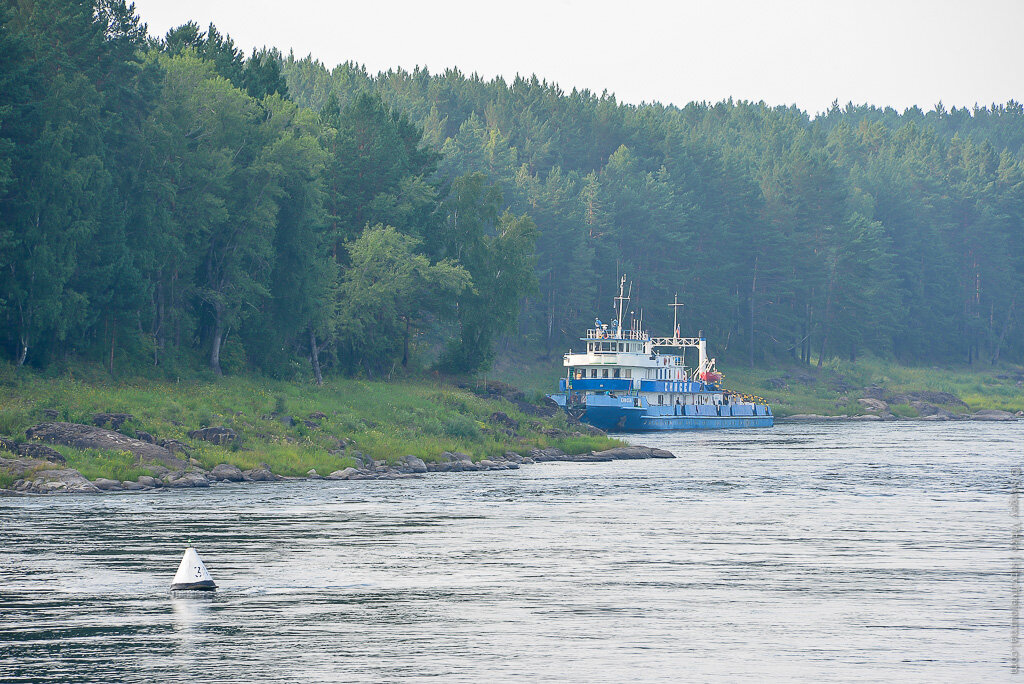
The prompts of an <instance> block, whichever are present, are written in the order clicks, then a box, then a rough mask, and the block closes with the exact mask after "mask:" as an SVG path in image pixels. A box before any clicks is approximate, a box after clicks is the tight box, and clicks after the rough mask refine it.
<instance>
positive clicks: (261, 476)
mask: <svg viewBox="0 0 1024 684" xmlns="http://www.w3.org/2000/svg"><path fill="white" fill-rule="evenodd" d="M243 475H245V479H246V480H248V481H249V482H277V481H278V480H283V479H284V478H283V477H281V476H280V475H275V474H274V473H272V472H270V468H266V467H263V468H253V469H252V470H246V471H245V472H244V473H243Z"/></svg>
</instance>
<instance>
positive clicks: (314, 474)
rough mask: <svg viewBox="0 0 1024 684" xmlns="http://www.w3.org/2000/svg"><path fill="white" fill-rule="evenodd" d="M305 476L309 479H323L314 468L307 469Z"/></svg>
mask: <svg viewBox="0 0 1024 684" xmlns="http://www.w3.org/2000/svg"><path fill="white" fill-rule="evenodd" d="M306 477H308V478H309V479H310V480H322V479H324V478H322V477H320V473H318V472H316V468H310V469H309V470H307V471H306Z"/></svg>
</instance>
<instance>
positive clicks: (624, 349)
mask: <svg viewBox="0 0 1024 684" xmlns="http://www.w3.org/2000/svg"><path fill="white" fill-rule="evenodd" d="M619 351H626V345H624V344H623V343H622V342H619Z"/></svg>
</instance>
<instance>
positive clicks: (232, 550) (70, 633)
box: [0, 422, 1024, 682]
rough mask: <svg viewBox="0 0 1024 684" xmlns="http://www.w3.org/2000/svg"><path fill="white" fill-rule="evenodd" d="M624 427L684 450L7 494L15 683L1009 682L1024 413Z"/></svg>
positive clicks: (2, 517) (5, 629)
mask: <svg viewBox="0 0 1024 684" xmlns="http://www.w3.org/2000/svg"><path fill="white" fill-rule="evenodd" d="M628 439H630V440H631V441H634V442H637V443H643V444H648V445H651V446H659V447H662V448H666V449H670V450H672V451H673V452H674V453H675V454H676V456H677V457H678V458H676V459H674V460H664V461H662V460H651V461H623V462H615V463H582V464H580V463H547V464H537V465H528V466H524V467H523V468H522V469H520V470H518V471H507V472H491V473H466V474H432V475H429V476H425V477H423V478H422V479H416V480H401V481H392V482H374V481H369V482H367V481H359V482H310V483H283V484H281V483H279V484H273V483H266V484H264V483H258V484H249V485H218V486H215V487H213V488H211V489H209V490H205V491H203V490H192V491H175V492H151V493H124V494H114V495H103V496H85V495H83V496H50V497H40V498H0V539H2V551H3V553H2V555H0V681H4V682H22V681H61V682H71V681H137V682H143V681H145V682H148V681H185V680H189V679H191V680H196V681H199V680H207V681H211V680H214V681H227V680H233V681H257V680H259V681H418V680H433V681H445V682H447V681H469V680H472V681H496V680H512V679H517V680H528V681H578V682H599V681H600V682H620V681H626V680H632V681H636V680H643V681H680V680H700V681H707V680H718V681H735V680H749V681H763V680H766V679H784V680H787V681H789V680H803V681H815V682H818V681H849V680H853V679H856V680H864V679H867V680H888V681H891V680H896V679H900V680H906V681H949V682H953V681H958V682H962V681H992V680H1004V679H1011V678H1014V675H1015V674H1016V673H1017V668H1018V662H1019V658H1020V652H1019V642H1018V635H1019V629H1020V623H1019V618H1018V616H1019V608H1020V596H1021V593H1020V587H1021V577H1020V569H1021V556H1022V553H1024V550H1022V549H1021V548H1020V544H1019V542H1018V540H1017V536H1019V533H1020V519H1019V515H1018V516H1015V513H1014V511H1015V510H1019V506H1018V505H1017V503H1016V497H1017V492H1019V491H1021V490H1022V486H1021V482H1020V480H1021V476H1020V471H1019V467H1020V465H1021V463H1022V460H1024V422H1018V423H1011V424H993V423H881V424H879V423H815V424H784V425H779V426H777V427H775V428H773V429H768V430H749V431H715V432H701V433H676V434H660V435H643V436H629V437H628ZM189 538H191V540H192V541H193V542H194V543H195V545H196V546H197V548H198V549H199V551H200V553H201V555H202V556H203V558H204V560H205V561H206V564H207V567H208V568H209V570H210V572H211V574H212V575H213V578H214V579H215V580H216V581H217V583H218V585H219V587H220V588H219V591H218V592H217V596H216V598H215V599H214V600H212V601H210V600H196V599H171V598H169V597H168V595H167V587H168V586H169V584H170V581H171V577H172V576H173V574H174V571H175V570H176V568H177V565H178V562H179V560H180V558H181V554H182V552H183V550H184V547H185V545H186V542H187V540H188V539H189Z"/></svg>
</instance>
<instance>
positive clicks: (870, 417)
mask: <svg viewBox="0 0 1024 684" xmlns="http://www.w3.org/2000/svg"><path fill="white" fill-rule="evenodd" d="M1021 418H1024V412H1020V411H1018V412H1017V413H1010V412H1008V411H998V410H994V409H983V410H981V411H978V412H976V413H950V412H948V411H942V412H936V413H931V414H928V415H920V416H915V417H907V416H897V415H893V414H892V413H886V414H882V415H879V414H877V413H864V414H861V415H856V416H830V415H825V414H820V413H795V414H793V415H791V416H783V417H780V418H776V419H775V420H776V421H777V422H787V421H794V422H796V421H815V420H837V421H847V420H850V421H913V422H918V421H947V420H960V421H971V420H974V421H989V422H991V421H999V422H1001V421H1014V420H1019V419H1021Z"/></svg>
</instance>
